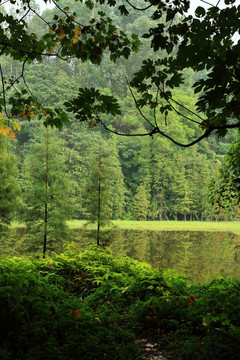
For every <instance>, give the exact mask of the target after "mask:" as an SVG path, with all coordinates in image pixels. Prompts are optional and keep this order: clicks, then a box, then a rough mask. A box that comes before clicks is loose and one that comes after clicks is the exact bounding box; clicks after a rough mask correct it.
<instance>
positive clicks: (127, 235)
mask: <svg viewBox="0 0 240 360" xmlns="http://www.w3.org/2000/svg"><path fill="white" fill-rule="evenodd" d="M76 235H77V234H75V241H76V242H77V243H78V244H79V245H80V243H82V245H83V244H84V245H85V244H86V242H87V236H86V234H81V236H80V238H79V237H78V236H76ZM78 235H79V234H78ZM108 238H109V239H110V240H108V246H109V247H110V248H111V249H112V251H113V253H114V254H116V255H118V256H130V257H132V258H134V259H136V260H140V261H144V262H146V263H148V264H151V265H152V266H153V267H154V268H156V269H173V270H176V271H177V272H179V273H182V274H185V275H187V276H188V277H191V278H192V279H194V280H195V281H196V282H197V283H203V282H207V281H209V280H211V279H212V278H214V277H218V276H220V275H225V276H231V277H233V278H238V279H240V236H238V235H235V234H233V233H227V232H191V231H136V230H114V231H111V232H110V233H109V234H108ZM105 243H107V241H105Z"/></svg>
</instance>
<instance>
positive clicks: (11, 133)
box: [9, 131, 16, 140]
mask: <svg viewBox="0 0 240 360" xmlns="http://www.w3.org/2000/svg"><path fill="white" fill-rule="evenodd" d="M9 137H10V138H11V139H13V140H14V139H15V138H16V135H15V133H14V131H9Z"/></svg>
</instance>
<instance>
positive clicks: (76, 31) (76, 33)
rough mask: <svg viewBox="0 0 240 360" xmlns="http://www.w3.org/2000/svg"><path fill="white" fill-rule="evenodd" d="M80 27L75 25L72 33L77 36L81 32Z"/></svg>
mask: <svg viewBox="0 0 240 360" xmlns="http://www.w3.org/2000/svg"><path fill="white" fill-rule="evenodd" d="M81 32H82V31H81V28H80V26H75V30H74V35H76V36H78V35H80V34H81Z"/></svg>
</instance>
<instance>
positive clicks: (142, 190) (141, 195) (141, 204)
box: [134, 182, 150, 220]
mask: <svg viewBox="0 0 240 360" xmlns="http://www.w3.org/2000/svg"><path fill="white" fill-rule="evenodd" d="M149 205H150V202H149V200H148V197H147V191H146V186H145V184H144V183H143V182H142V183H141V184H140V185H139V186H138V188H137V192H136V194H135V196H134V212H135V216H136V218H137V220H146V219H147V214H148V209H149Z"/></svg>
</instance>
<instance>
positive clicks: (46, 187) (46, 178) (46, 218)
mask: <svg viewBox="0 0 240 360" xmlns="http://www.w3.org/2000/svg"><path fill="white" fill-rule="evenodd" d="M48 141H49V139H48V127H47V148H46V150H47V151H46V177H45V189H46V196H45V219H44V236H43V258H45V255H46V250H47V225H48Z"/></svg>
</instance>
